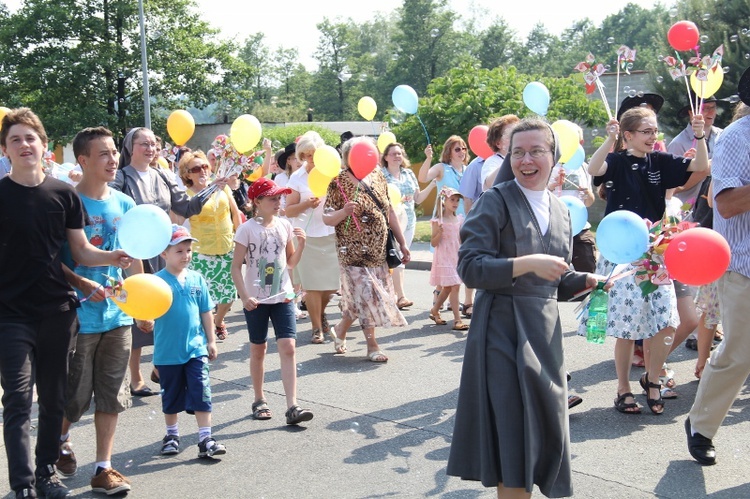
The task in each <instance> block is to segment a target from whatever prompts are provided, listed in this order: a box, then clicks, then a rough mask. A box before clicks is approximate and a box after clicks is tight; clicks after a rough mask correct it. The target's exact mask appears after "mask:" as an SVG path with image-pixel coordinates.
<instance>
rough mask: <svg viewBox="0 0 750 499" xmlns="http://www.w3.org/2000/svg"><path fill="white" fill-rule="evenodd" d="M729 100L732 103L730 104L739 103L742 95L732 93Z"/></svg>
mask: <svg viewBox="0 0 750 499" xmlns="http://www.w3.org/2000/svg"><path fill="white" fill-rule="evenodd" d="M728 100H729V103H730V104H737V103H738V102H739V101H740V96H739V95H737V94H734V95H730V96H729V97H728Z"/></svg>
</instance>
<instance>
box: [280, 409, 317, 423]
mask: <svg viewBox="0 0 750 499" xmlns="http://www.w3.org/2000/svg"><path fill="white" fill-rule="evenodd" d="M285 416H286V424H288V425H296V424H299V423H302V422H304V421H310V420H311V419H312V418H313V413H312V411H310V410H309V409H303V408H301V407H300V406H298V405H293V406H292V407H290V408H289V410H287V411H286V414H285Z"/></svg>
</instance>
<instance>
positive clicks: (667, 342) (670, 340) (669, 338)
mask: <svg viewBox="0 0 750 499" xmlns="http://www.w3.org/2000/svg"><path fill="white" fill-rule="evenodd" d="M672 343H674V337H672V336H669V335H667V336H665V337H664V344H665V345H667V346H671V345H672Z"/></svg>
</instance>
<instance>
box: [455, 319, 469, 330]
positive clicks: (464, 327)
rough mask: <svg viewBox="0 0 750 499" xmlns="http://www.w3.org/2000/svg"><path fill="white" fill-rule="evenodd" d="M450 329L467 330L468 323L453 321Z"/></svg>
mask: <svg viewBox="0 0 750 499" xmlns="http://www.w3.org/2000/svg"><path fill="white" fill-rule="evenodd" d="M452 329H453V330H454V331H468V330H469V325H468V324H464V323H463V322H461V321H453V328H452Z"/></svg>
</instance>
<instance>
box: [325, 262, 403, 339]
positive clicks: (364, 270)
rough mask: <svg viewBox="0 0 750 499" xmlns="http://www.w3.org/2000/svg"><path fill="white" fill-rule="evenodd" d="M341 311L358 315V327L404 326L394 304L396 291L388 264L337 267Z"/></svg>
mask: <svg viewBox="0 0 750 499" xmlns="http://www.w3.org/2000/svg"><path fill="white" fill-rule="evenodd" d="M340 269H341V301H340V302H339V306H340V307H341V314H342V316H345V317H347V318H349V319H352V320H354V319H357V318H359V323H360V325H361V326H362V328H363V329H364V328H371V327H376V326H380V327H395V326H406V325H407V323H406V319H405V318H404V316H403V315H402V314H401V311H400V310H399V309H398V307H397V306H396V292H395V291H394V290H393V280H392V279H391V274H390V272H388V266H387V265H385V264H383V265H382V266H380V267H344V266H342V267H340Z"/></svg>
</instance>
